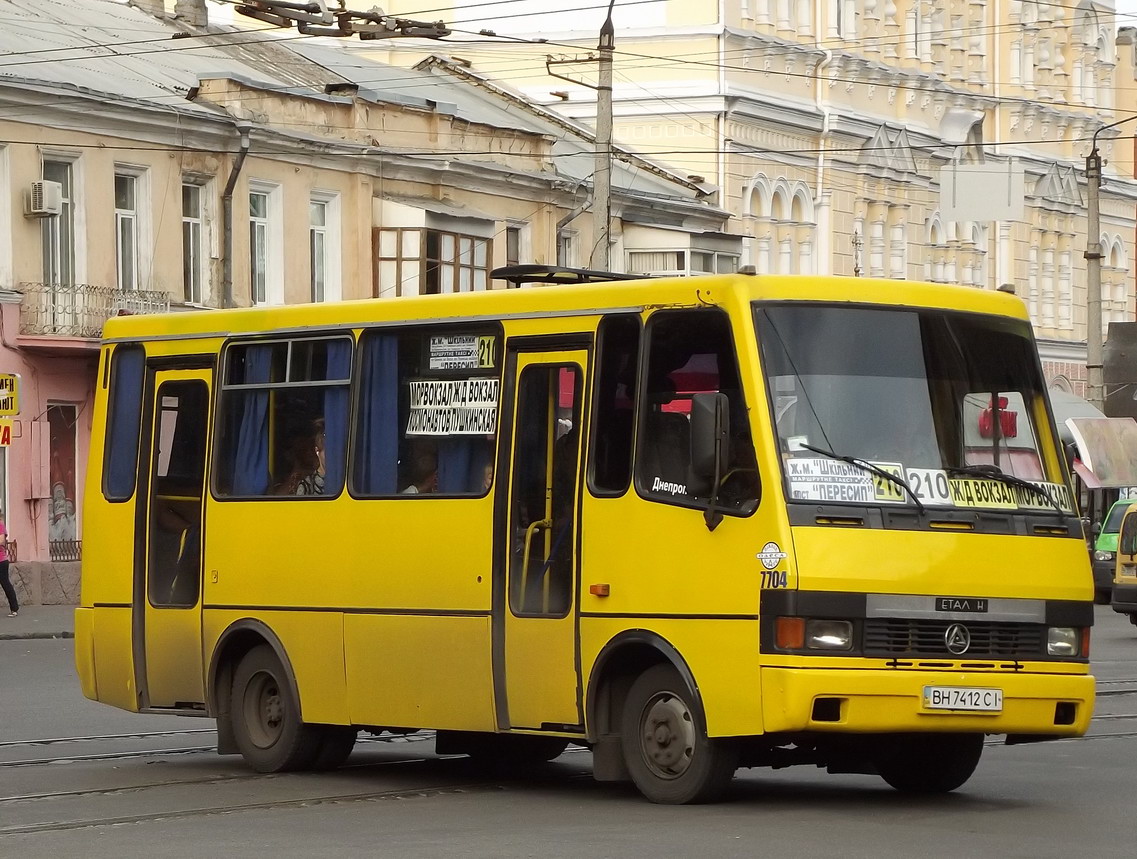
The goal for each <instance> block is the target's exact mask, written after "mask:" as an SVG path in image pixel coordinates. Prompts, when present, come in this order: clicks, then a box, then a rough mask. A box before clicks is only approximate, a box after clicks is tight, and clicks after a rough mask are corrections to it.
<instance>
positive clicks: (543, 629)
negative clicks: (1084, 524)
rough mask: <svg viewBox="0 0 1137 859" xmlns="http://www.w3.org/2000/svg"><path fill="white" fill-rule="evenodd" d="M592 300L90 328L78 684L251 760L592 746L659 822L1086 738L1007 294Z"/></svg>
mask: <svg viewBox="0 0 1137 859" xmlns="http://www.w3.org/2000/svg"><path fill="white" fill-rule="evenodd" d="M497 276H499V275H498V274H497V273H495V277H497ZM582 279H583V280H584V281H586V282H583V283H580V284H577V285H569V286H565V285H560V286H544V287H536V288H530V289H509V290H500V291H489V292H479V293H472V294H459V295H431V296H421V297H413V298H405V299H403V298H401V299H394V300H367V301H358V302H347V303H339V304H321V305H303V306H290V307H273V308H268V307H259V308H252V309H238V310H225V311H221V310H219V311H212V312H207V313H193V314H188V313H186V314H170V315H164V316H151V317H142V316H139V317H122V318H116V319H112V320H110V321H109V322H108V323H107V325H106V329H105V340H104V344H103V346H102V354H101V361H100V368H99V377H98V382H97V398H96V406H95V412H94V430H93V437H92V441H91V462H92V463H93V465H92V467H91V469H90V474H89V483H88V491H87V499H88V500H87V505H86V509H85V527H84V532H85V537H86V540H85V542H86V545H85V547H84V553H83V554H84V566H83V580H82V603H81V606H80V607H79V608H78V610H77V613H76V660H77V665H78V672H79V676H80V678H81V681H82V687H83V691H84V693H85V694H86V695H87V696H88V697H89V698H92V699H96V700H99V701H103V702H106V703H107V704H111V705H114V706H117V707H121V708H123V709H126V710H131V711H139V712H147V713H160V712H166V713H176V714H183V715H184V714H198V715H201V716H207V717H211V718H214V719H216V721H217V727H218V749H219V751H220V752H221V753H222V754H232V753H238V752H239V753H240V754H241V755H243V756H244V758H245V759H246V761H247V762H248V763H249V764H250V765H251V766H252V767H253V768H255V769H256V770H259V771H263V772H275V771H281V770H298V769H312V768H317V769H321V768H329V767H334V766H337V765H338V764H340V763H342V762H343V761H344V760H345V759H346V758H347V756H348V754H349V753H350V752H351V750H352V747H353V744H354V743H355V740H356V737H357V734H358V732H359V731H370V732H382V731H387V730H390V731H396V732H397V731H406V730H412V729H422V730H427V729H429V730H433V731H436V732H437V740H436V742H437V749H438V751H439V752H440V753H443V754H446V753H454V754H468V755H471V756H478V757H483V758H487V759H494V760H498V761H511V762H513V763H515V764H518V765H521V764H525V763H526V762H531V763H536V762H540V761H544V760H547V759H550V758H553V757H555V756H557V755H558V754H560V752H562V751H563V750H564V749H565V747H566V745H567V744H569V743H572V744H577V745H584V746H587V747H588V748H590V749H591V752H592V756H593V765H594V773H595V777H596V778H597V779H598V780H611V781H616V780H631V781H633V782H634V783H635V785H636V786H637V788H638V789H639V790H640V791H641V792H642V793H643V794H644V795H645V796H646V797H647V798H649V799H650V800H653V801H656V802H664V803H682V802H695V801H707V800H710V799H713V798H715V797H717V796H719V795H720V794H721V793H722V791H723V790H724V789H725V788H726V786H727V784H728V783H729V781H730V779H731V778H732V776H733V774H734V772H735V771H736V769H737V768H739V767H754V766H778V767H780V766H785V765H791V764H809V765H815V766H823V767H827V768H828V769H829V770H830V771H834V772H862V773H866V774H879V775H880V776H881V777H883V778H884V780H885V781H886V782H887V783H888V784H890V785H892V786H893V787H895V788H897V789H899V790H903V791H914V792H944V791H950V790H953V789H955V788H957V787H958V786H960V785H961V784H963V783H964V782H965V781H966V780H967V779H968V778H969V777H970V775H971V774H972V772H973V770H974V769H975V767H976V765H977V763H978V761H979V758H980V753H981V751H982V746H983V740H984V737H985V736H986V735H1001V736H1004V737H1005V738H1006V741H1007V742H1008V743H1017V742H1026V741H1034V740H1043V739H1051V738H1059V737H1070V736H1076V735H1079V734H1081V733H1083V732H1084V731H1085V730H1086V728H1087V726H1088V724H1089V721H1090V717H1091V712H1092V707H1093V697H1094V680H1093V677H1092V676H1091V675H1090V673H1089V628H1090V626H1091V624H1092V621H1093V608H1092V605H1093V587H1092V580H1091V575H1090V570H1089V562H1088V559H1087V555H1086V551H1085V540H1084V537H1083V533H1082V528H1081V523H1080V520H1079V518H1078V516H1077V512H1076V510H1075V509H1074V505H1073V502H1072V500H1071V494H1070V489H1069V485H1070V483H1069V474H1068V465H1067V463H1066V461H1065V458H1064V455H1063V452H1062V448H1061V447H1060V444H1059V439H1058V436H1057V433H1056V432H1055V426H1054V421H1053V417H1052V414H1051V411H1050V406H1049V402H1048V399H1047V396H1046V386H1045V382H1044V379H1043V375H1042V371H1041V367H1040V364H1039V359H1038V356H1037V351H1036V347H1035V344H1034V341H1033V339H1032V334H1031V328H1030V324H1029V321H1028V318H1027V314H1026V311H1025V308H1024V306H1023V303H1022V302H1021V301H1020V300H1018V299H1016V298H1015V297H1013V296H1011V295H1007V294H1004V293H999V292H987V291H982V290H973V289H964V288H960V287H954V286H945V285H933V284H924V283H914V282H890V281H883V280H868V279H848V278H836V277H788V276H787V277H780V276H753V275H746V274H732V275H721V276H712V277H702V278H676V279H643V280H624V281H618V282H601V283H597V282H587V281H588V280H589V278H588V277H583V278H582ZM593 279H595V278H593Z"/></svg>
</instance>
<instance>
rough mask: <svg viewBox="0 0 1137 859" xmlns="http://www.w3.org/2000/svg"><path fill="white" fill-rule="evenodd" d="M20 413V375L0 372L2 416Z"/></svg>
mask: <svg viewBox="0 0 1137 859" xmlns="http://www.w3.org/2000/svg"><path fill="white" fill-rule="evenodd" d="M19 413H20V377H19V376H18V375H16V374H15V373H0V416H4V415H18V414H19Z"/></svg>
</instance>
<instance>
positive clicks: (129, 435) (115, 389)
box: [103, 346, 146, 501]
mask: <svg viewBox="0 0 1137 859" xmlns="http://www.w3.org/2000/svg"><path fill="white" fill-rule="evenodd" d="M110 360H111V387H110V396H109V397H108V414H107V435H106V441H105V448H106V449H105V451H104V454H103V457H104V465H103V495H104V497H105V498H106V499H107V500H108V501H125V500H127V499H128V498H130V497H131V496H132V495H134V482H135V480H136V478H137V475H138V438H139V434H140V433H141V430H142V382H143V376H144V371H145V369H146V355H145V353H144V352H143V350H142V347H141V346H119V347H117V348H116V349H115V350H114V354H113V355H112V356H111V359H110Z"/></svg>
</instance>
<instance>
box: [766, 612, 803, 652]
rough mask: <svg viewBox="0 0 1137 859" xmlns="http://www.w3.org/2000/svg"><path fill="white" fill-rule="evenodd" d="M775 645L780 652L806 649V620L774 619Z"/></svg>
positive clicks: (791, 618) (800, 618)
mask: <svg viewBox="0 0 1137 859" xmlns="http://www.w3.org/2000/svg"><path fill="white" fill-rule="evenodd" d="M774 644H775V645H776V646H777V647H778V649H779V650H801V649H803V648H804V647H805V618H804V617H779V618H775V619H774Z"/></svg>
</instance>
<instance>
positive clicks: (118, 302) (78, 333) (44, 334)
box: [20, 283, 170, 348]
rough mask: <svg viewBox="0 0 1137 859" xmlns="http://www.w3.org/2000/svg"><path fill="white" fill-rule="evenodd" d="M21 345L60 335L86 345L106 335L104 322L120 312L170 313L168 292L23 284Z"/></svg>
mask: <svg viewBox="0 0 1137 859" xmlns="http://www.w3.org/2000/svg"><path fill="white" fill-rule="evenodd" d="M20 292H22V293H23V295H24V300H23V302H22V304H21V306H20V340H21V345H24V346H33V345H35V344H36V343H41V344H43V345H51V344H52V343H57V342H58V341H59V340H60V338H64V339H68V340H71V341H72V342H73V343H74V345H75V346H77V347H79V348H84V347H86V346H87V344H86V343H85V342H84V341H95V340H98V339H99V338H100V337H102V336H103V323H104V322H106V321H107V320H108V319H110V318H111V317H112V316H117V315H119V314H120V313H123V312H125V313H131V314H134V313H168V312H169V310H170V296H169V294H168V293H165V292H145V291H142V290H123V289H116V288H115V287H112V286H94V285H92V284H88V283H76V284H50V283H22V284H20Z"/></svg>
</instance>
